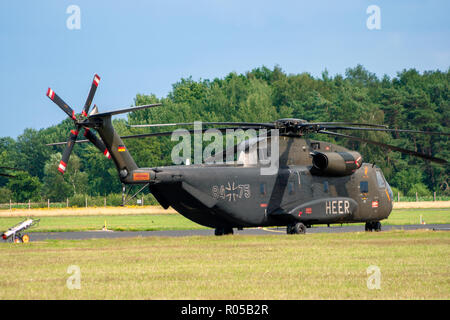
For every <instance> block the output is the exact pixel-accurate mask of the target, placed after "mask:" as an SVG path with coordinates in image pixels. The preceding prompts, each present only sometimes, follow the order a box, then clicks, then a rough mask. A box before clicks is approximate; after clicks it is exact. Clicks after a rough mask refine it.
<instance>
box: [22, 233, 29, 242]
mask: <svg viewBox="0 0 450 320" xmlns="http://www.w3.org/2000/svg"><path fill="white" fill-rule="evenodd" d="M22 242H23V243H28V242H30V236H29V235H27V234H24V235H23V236H22Z"/></svg>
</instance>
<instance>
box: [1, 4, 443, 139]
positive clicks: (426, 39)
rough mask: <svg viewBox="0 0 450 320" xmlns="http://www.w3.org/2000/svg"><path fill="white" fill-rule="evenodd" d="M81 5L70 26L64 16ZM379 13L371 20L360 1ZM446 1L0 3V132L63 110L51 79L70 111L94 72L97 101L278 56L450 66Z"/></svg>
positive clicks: (115, 103)
mask: <svg viewBox="0 0 450 320" xmlns="http://www.w3.org/2000/svg"><path fill="white" fill-rule="evenodd" d="M70 5H77V6H78V7H79V8H80V13H81V14H80V22H81V25H80V27H81V28H80V29H79V30H70V29H68V28H67V26H66V22H67V20H68V19H69V17H70V16H71V14H68V13H66V10H67V8H68V7H69V6H70ZM370 5H377V6H378V7H379V8H380V11H381V29H380V30H369V29H368V28H367V26H366V20H367V19H368V18H369V14H367V13H366V10H367V8H368V6H370ZM449 9H450V2H449V1H440V0H435V1H426V0H397V1H386V0H370V1H368V0H355V1H325V0H318V1H280V0H278V1H264V0H259V1H253V0H252V1H244V0H240V1H235V0H209V1H206V0H202V1H195V0H192V1H138V0H129V1H121V2H119V1H78V0H70V1H63V0H48V1H46V0H43V1H34V0H29V1H24V0H15V1H1V2H0V44H1V50H0V70H1V73H0V107H1V117H0V137H3V136H11V137H14V138H16V137H17V136H18V135H20V134H21V133H22V132H23V130H24V129H25V128H34V129H41V128H45V127H48V126H51V125H55V124H57V123H59V122H60V121H62V120H63V119H64V118H65V114H64V113H63V112H62V111H61V110H59V108H58V107H57V106H56V105H54V104H53V103H52V102H51V101H50V100H49V99H48V98H47V97H46V96H45V93H46V91H47V88H48V87H51V88H52V89H54V90H55V91H56V93H58V95H60V96H61V97H62V98H63V99H64V100H65V101H66V102H67V103H68V104H69V105H70V106H72V108H74V109H75V110H76V111H77V112H80V111H81V108H82V106H83V104H84V102H85V99H86V96H87V93H88V91H89V87H90V84H91V81H92V77H93V75H94V74H95V73H98V74H99V75H100V77H101V82H100V86H99V88H98V90H97V93H96V96H95V98H94V103H96V104H97V105H98V106H99V109H100V110H103V111H107V110H111V109H114V108H120V107H124V106H129V105H131V104H132V103H133V98H134V97H135V95H136V94H137V93H145V94H150V93H154V94H156V95H157V96H159V97H161V96H166V95H167V93H168V92H169V91H170V90H171V88H172V84H173V83H175V82H177V81H178V80H179V79H180V78H181V77H189V76H192V77H193V79H194V80H199V79H213V78H215V77H223V76H225V75H226V74H228V73H229V72H231V71H235V72H238V73H241V72H246V71H249V70H251V69H253V68H256V67H260V66H262V65H265V66H267V67H270V68H272V67H273V66H274V65H276V64H278V65H280V66H281V68H282V69H283V70H284V71H286V72H287V73H301V72H309V73H311V74H312V75H313V76H316V77H318V76H320V75H321V72H322V71H323V70H324V69H325V68H326V69H327V70H328V71H329V73H330V74H332V75H334V74H337V73H340V74H343V73H344V72H345V69H346V68H349V67H354V66H356V65H357V64H362V65H363V66H364V67H365V68H367V69H368V70H369V71H371V72H375V73H376V74H377V75H379V76H382V75H384V74H387V75H389V76H391V77H392V76H395V75H396V73H397V72H398V71H401V70H402V69H404V68H416V69H417V70H419V71H421V72H422V71H424V70H436V69H440V70H447V69H448V68H449V67H450V43H449V39H450V23H449V21H450V19H449V18H448V13H449V12H450V10H449Z"/></svg>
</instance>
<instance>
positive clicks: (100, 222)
mask: <svg viewBox="0 0 450 320" xmlns="http://www.w3.org/2000/svg"><path fill="white" fill-rule="evenodd" d="M24 219H25V218H23V217H22V218H19V217H6V218H0V230H2V231H4V230H6V229H8V228H10V227H11V226H13V225H15V224H16V223H19V222H21V221H23V220H24ZM105 223H106V227H107V228H108V229H109V230H113V231H155V230H188V229H202V228H204V227H203V226H201V225H199V224H197V223H195V222H192V221H191V220H189V219H186V218H185V217H183V216H182V215H180V214H174V213H169V214H167V213H166V214H152V215H124V216H120V215H115V216H63V217H42V218H40V221H39V224H38V226H36V227H33V228H31V229H28V230H27V232H65V231H90V230H101V229H102V228H103V226H104V225H105Z"/></svg>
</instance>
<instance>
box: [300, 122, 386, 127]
mask: <svg viewBox="0 0 450 320" xmlns="http://www.w3.org/2000/svg"><path fill="white" fill-rule="evenodd" d="M304 125H306V126H308V125H309V126H316V125H319V126H321V125H323V126H328V125H348V126H350V125H351V126H366V127H377V128H387V127H388V126H387V125H384V124H372V123H353V122H309V123H305V124H304ZM327 128H328V127H327Z"/></svg>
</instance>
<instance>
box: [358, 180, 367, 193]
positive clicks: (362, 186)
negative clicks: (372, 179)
mask: <svg viewBox="0 0 450 320" xmlns="http://www.w3.org/2000/svg"><path fill="white" fill-rule="evenodd" d="M359 191H360V192H361V193H369V182H368V181H361V182H360V183H359Z"/></svg>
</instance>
